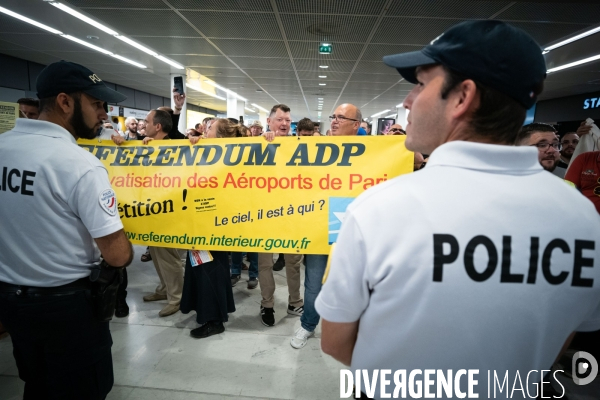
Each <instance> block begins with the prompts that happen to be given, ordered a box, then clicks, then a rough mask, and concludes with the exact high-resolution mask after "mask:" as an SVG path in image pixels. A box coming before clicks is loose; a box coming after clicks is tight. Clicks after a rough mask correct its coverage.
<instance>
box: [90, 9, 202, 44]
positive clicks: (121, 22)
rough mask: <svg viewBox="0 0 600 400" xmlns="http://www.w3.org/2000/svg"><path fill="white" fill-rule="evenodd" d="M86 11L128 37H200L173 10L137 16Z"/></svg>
mask: <svg viewBox="0 0 600 400" xmlns="http://www.w3.org/2000/svg"><path fill="white" fill-rule="evenodd" d="M119 2H120V3H127V2H128V1H119ZM85 11H86V12H87V13H88V14H90V15H92V16H94V17H96V18H98V19H99V20H101V21H104V22H106V23H107V24H109V25H110V26H112V27H114V28H115V29H118V30H119V31H121V32H122V33H124V34H126V35H155V36H198V32H196V31H195V30H194V29H192V28H191V27H190V26H189V25H188V24H187V23H185V21H183V20H182V19H181V18H180V17H179V16H178V15H177V14H176V13H175V12H174V11H171V10H136V11H135V14H132V13H131V12H115V10H109V9H90V8H88V9H86V10H85Z"/></svg>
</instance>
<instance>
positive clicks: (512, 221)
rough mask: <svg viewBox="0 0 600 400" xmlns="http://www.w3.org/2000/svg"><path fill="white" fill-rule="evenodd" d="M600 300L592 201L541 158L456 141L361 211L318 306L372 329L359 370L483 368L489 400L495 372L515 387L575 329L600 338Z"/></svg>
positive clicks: (360, 205)
mask: <svg viewBox="0 0 600 400" xmlns="http://www.w3.org/2000/svg"><path fill="white" fill-rule="evenodd" d="M532 249H533V250H532ZM599 303H600V216H599V215H598V213H597V212H596V210H595V209H594V206H593V205H592V204H591V203H590V202H589V200H587V199H586V198H584V197H583V196H582V195H581V193H579V192H578V191H577V190H575V189H573V188H570V187H568V185H565V184H564V182H562V181H560V180H558V179H556V177H555V176H553V175H552V174H550V173H548V172H546V171H544V170H543V169H542V167H541V166H540V165H539V163H538V160H537V149H532V148H530V147H526V146H525V147H513V146H499V145H488V144H479V143H471V142H450V143H446V144H444V145H442V146H440V147H439V148H438V149H436V150H435V151H434V152H433V154H432V155H431V157H430V159H429V162H428V163H427V167H426V168H425V169H423V170H421V171H417V172H416V173H413V174H409V175H404V176H400V177H398V178H395V179H393V180H390V181H388V182H385V183H383V184H380V185H377V186H375V187H374V188H372V189H369V190H368V191H366V192H365V193H364V194H362V195H361V196H359V197H358V198H357V199H356V200H355V201H354V202H353V203H352V204H351V205H350V206H349V207H348V210H347V213H346V217H345V219H344V223H343V224H342V228H341V232H340V234H339V237H338V241H337V245H336V247H335V249H334V251H333V254H332V264H331V271H330V273H329V276H328V279H327V281H326V283H325V284H324V286H323V288H322V290H321V293H320V294H319V296H318V298H317V300H316V309H317V311H318V312H319V314H320V315H321V317H323V318H324V319H326V320H328V321H331V322H340V323H347V322H355V321H359V320H360V323H359V331H358V338H357V341H356V346H355V348H354V353H353V356H352V366H351V367H352V370H355V369H367V370H371V371H372V370H374V369H391V370H392V372H393V371H395V370H400V369H406V370H407V371H408V372H410V371H411V370H414V369H421V370H425V369H436V370H438V369H441V370H444V371H446V370H447V369H452V370H453V371H454V372H455V373H456V372H457V371H458V370H459V369H479V370H480V375H479V381H480V382H479V385H478V386H477V388H479V389H480V392H479V393H480V396H479V398H487V386H486V382H487V376H486V374H487V371H488V370H491V371H494V370H495V371H498V373H499V375H500V374H502V377H503V376H504V373H505V371H509V374H510V375H509V376H510V378H509V382H510V386H511V387H512V384H513V378H514V377H515V374H516V372H517V370H518V371H519V373H520V376H521V377H522V378H523V382H525V377H526V375H527V373H528V372H529V371H530V370H538V371H540V370H542V369H544V370H548V369H549V368H550V366H551V365H552V363H553V362H554V359H555V358H556V356H557V354H558V353H559V351H560V349H561V346H562V345H563V344H564V342H565V340H566V339H567V337H568V336H569V334H570V333H571V332H573V331H576V330H580V331H591V330H597V329H600V306H599ZM388 378H389V377H388ZM539 380H540V377H539V375H538V376H537V378H536V376H535V374H533V375H532V376H530V383H536V382H539ZM462 383H465V385H466V379H465V380H464V382H462ZM523 385H525V383H523ZM364 387H365V386H364V385H363V386H362V388H363V391H364ZM462 387H463V389H465V387H464V386H462ZM531 390H532V391H533V390H534V388H532V389H531ZM376 393H377V396H376V397H377V398H379V397H378V396H379V388H378V389H377V391H376ZM517 394H519V395H520V393H519V392H517ZM496 398H504V397H496Z"/></svg>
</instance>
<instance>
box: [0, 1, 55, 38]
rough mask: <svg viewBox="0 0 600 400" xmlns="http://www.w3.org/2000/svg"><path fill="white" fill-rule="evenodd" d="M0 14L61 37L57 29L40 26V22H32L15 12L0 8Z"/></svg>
mask: <svg viewBox="0 0 600 400" xmlns="http://www.w3.org/2000/svg"><path fill="white" fill-rule="evenodd" d="M0 12H1V13H3V14H6V15H10V16H11V17H13V18H16V19H19V20H21V21H23V22H27V23H28V24H31V25H34V26H37V27H38V28H41V29H43V30H45V31H48V32H50V33H54V34H56V35H62V32H61V31H59V30H58V29H54V28H51V27H49V26H48V25H45V24H42V23H41V22H37V21H34V20H32V19H31V18H27V17H26V16H24V15H21V14H18V13H16V12H14V11H11V10H8V9H6V8H4V7H0Z"/></svg>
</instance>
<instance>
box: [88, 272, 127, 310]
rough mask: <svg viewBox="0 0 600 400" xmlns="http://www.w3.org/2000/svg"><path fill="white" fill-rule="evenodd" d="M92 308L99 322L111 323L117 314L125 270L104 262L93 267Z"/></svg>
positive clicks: (91, 275)
mask: <svg viewBox="0 0 600 400" xmlns="http://www.w3.org/2000/svg"><path fill="white" fill-rule="evenodd" d="M90 281H91V282H92V307H93V309H94V316H95V317H96V319H97V320H98V321H110V320H111V319H112V317H113V315H114V314H115V305H116V303H117V290H118V289H119V285H120V284H121V282H123V268H115V267H111V266H110V265H108V263H107V262H106V261H104V260H102V261H101V262H100V264H99V265H96V266H94V267H92V273H91V274H90Z"/></svg>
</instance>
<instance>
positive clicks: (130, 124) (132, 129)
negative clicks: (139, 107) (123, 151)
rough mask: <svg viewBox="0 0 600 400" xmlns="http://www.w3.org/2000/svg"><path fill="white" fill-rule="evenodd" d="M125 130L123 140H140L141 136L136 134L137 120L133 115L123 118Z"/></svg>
mask: <svg viewBox="0 0 600 400" xmlns="http://www.w3.org/2000/svg"><path fill="white" fill-rule="evenodd" d="M125 126H126V127H127V131H126V132H125V140H141V139H143V138H141V137H140V135H138V120H137V119H135V118H134V117H128V118H127V119H126V120H125Z"/></svg>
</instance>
